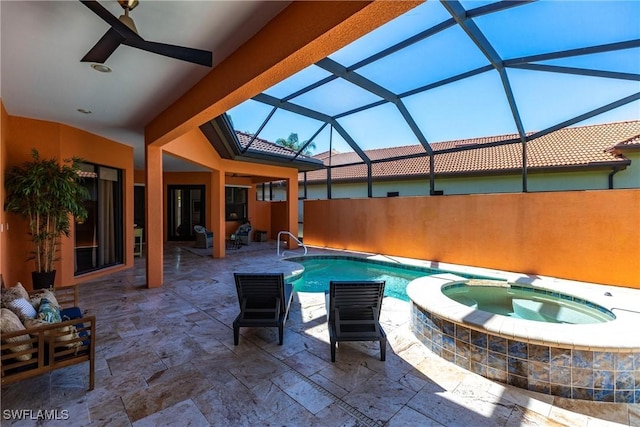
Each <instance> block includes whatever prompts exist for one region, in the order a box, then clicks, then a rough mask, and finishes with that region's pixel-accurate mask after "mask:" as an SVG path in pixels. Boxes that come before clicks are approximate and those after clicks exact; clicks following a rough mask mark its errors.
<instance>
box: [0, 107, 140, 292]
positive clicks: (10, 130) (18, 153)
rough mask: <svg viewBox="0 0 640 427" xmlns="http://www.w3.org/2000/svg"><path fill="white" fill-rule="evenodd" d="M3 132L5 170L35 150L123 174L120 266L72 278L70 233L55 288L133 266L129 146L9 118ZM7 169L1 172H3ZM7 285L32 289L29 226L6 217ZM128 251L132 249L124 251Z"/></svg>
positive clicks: (55, 125)
mask: <svg viewBox="0 0 640 427" xmlns="http://www.w3.org/2000/svg"><path fill="white" fill-rule="evenodd" d="M5 126H6V130H4V132H5V133H6V135H5V137H4V141H3V148H4V147H6V167H7V168H9V167H11V166H14V165H19V164H21V163H22V162H24V161H27V160H30V159H31V149H32V148H36V149H38V151H39V152H40V156H41V157H45V158H47V157H55V158H58V159H65V158H70V157H73V156H77V157H81V158H83V159H84V160H85V161H87V162H89V163H95V164H98V165H103V166H110V167H114V168H118V169H122V170H123V179H124V182H123V189H124V206H125V207H124V229H125V260H124V261H125V263H124V265H122V266H119V267H114V268H110V269H105V270H102V271H100V272H96V273H88V274H85V275H83V276H78V277H74V243H73V242H74V238H75V237H74V235H73V228H72V232H71V236H70V237H69V238H64V237H63V238H62V239H61V245H60V261H58V262H57V263H56V271H57V274H56V286H67V285H71V284H74V283H78V282H81V281H85V280H88V279H91V278H95V277H98V276H101V275H104V274H107V273H108V272H113V271H114V270H119V269H122V268H126V267H130V266H132V265H133V148H132V147H129V146H126V145H122V144H119V143H116V142H113V141H110V140H108V139H105V138H102V137H100V136H97V135H93V134H90V133H88V132H85V131H82V130H79V129H75V128H72V127H70V126H66V125H61V124H58V123H52V122H46V121H42V120H34V119H28V118H23V117H15V116H8V117H7V118H6V124H5V125H3V128H5ZM3 170H6V169H3ZM6 221H7V223H8V224H9V230H8V231H7V233H6V234H7V252H8V258H7V261H6V262H7V263H6V265H5V266H3V272H4V271H5V270H6V273H7V276H8V279H9V280H8V282H9V283H13V282H16V281H21V282H22V283H23V284H24V285H25V287H27V288H29V287H30V286H31V271H33V263H32V262H31V261H26V258H27V256H28V254H29V252H30V250H31V243H30V240H29V237H28V234H27V232H28V225H27V222H26V221H25V220H22V219H21V218H19V217H18V216H16V215H13V214H7V215H6ZM129 248H131V249H129Z"/></svg>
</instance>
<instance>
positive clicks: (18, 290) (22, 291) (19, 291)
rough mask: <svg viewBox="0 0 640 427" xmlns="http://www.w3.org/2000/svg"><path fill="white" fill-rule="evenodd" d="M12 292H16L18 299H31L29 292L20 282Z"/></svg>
mask: <svg viewBox="0 0 640 427" xmlns="http://www.w3.org/2000/svg"><path fill="white" fill-rule="evenodd" d="M10 290H11V291H12V292H15V293H16V294H17V295H18V297H20V298H24V299H29V292H27V290H26V289H25V288H24V286H22V283H20V282H18V283H16V285H15V286H14V287H12V288H11V289H10Z"/></svg>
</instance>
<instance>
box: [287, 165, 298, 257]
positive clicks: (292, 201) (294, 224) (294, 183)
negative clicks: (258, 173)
mask: <svg viewBox="0 0 640 427" xmlns="http://www.w3.org/2000/svg"><path fill="white" fill-rule="evenodd" d="M287 212H288V217H289V218H287V220H288V222H289V227H288V228H289V232H290V233H291V234H293V235H294V236H296V237H298V174H297V173H296V174H295V175H294V177H293V178H289V179H287ZM287 241H288V242H289V244H288V247H289V248H290V249H296V248H298V243H297V242H296V241H295V240H293V239H292V238H291V237H290V236H289V237H288V238H287Z"/></svg>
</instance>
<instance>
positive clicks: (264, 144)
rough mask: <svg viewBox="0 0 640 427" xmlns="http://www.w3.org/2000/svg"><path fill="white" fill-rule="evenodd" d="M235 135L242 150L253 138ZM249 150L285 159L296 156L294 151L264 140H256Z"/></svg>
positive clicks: (247, 135) (245, 135)
mask: <svg viewBox="0 0 640 427" xmlns="http://www.w3.org/2000/svg"><path fill="white" fill-rule="evenodd" d="M236 135H237V136H238V142H240V146H241V147H242V148H246V147H247V146H248V145H249V142H251V138H253V136H252V135H249V134H247V133H244V132H239V131H236ZM249 150H254V151H261V152H264V153H268V154H278V155H281V156H287V157H293V156H295V154H296V151H294V150H291V149H290V148H287V147H283V146H282V145H279V144H276V143H274V142H270V141H267V140H266V139H262V138H256V139H255V140H254V141H253V143H252V144H251V146H250V148H249ZM298 158H299V159H309V158H310V157H308V156H298Z"/></svg>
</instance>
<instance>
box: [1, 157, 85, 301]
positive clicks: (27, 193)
mask: <svg viewBox="0 0 640 427" xmlns="http://www.w3.org/2000/svg"><path fill="white" fill-rule="evenodd" d="M31 156H32V157H33V161H27V162H24V163H23V164H22V165H20V166H13V167H11V168H10V169H9V170H8V172H7V174H6V178H5V188H6V190H7V191H6V199H5V206H4V209H5V211H7V212H13V213H16V214H18V215H20V216H21V217H23V218H25V219H27V220H28V221H29V231H30V234H31V240H32V243H33V251H32V256H31V257H30V258H29V259H34V260H35V271H34V272H33V273H32V279H33V287H34V289H41V288H50V287H52V286H53V283H54V281H55V273H56V272H55V269H54V262H55V261H56V259H57V258H56V252H57V250H58V244H59V243H60V241H59V238H60V236H62V235H64V236H67V237H68V236H69V232H70V228H71V221H70V218H71V217H75V218H76V220H78V221H84V220H85V219H86V217H87V211H86V209H85V207H84V204H83V202H84V200H86V199H87V198H88V197H89V193H88V191H87V189H86V188H85V187H84V186H83V185H82V178H81V176H80V175H79V173H78V172H79V170H80V169H79V162H81V161H82V160H81V159H79V158H77V157H73V158H71V159H65V160H64V161H63V162H58V161H57V160H56V159H53V158H52V159H41V158H40V155H39V153H38V150H36V149H32V150H31ZM43 276H44V279H45V280H48V281H46V282H41V281H40V279H41V278H43Z"/></svg>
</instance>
